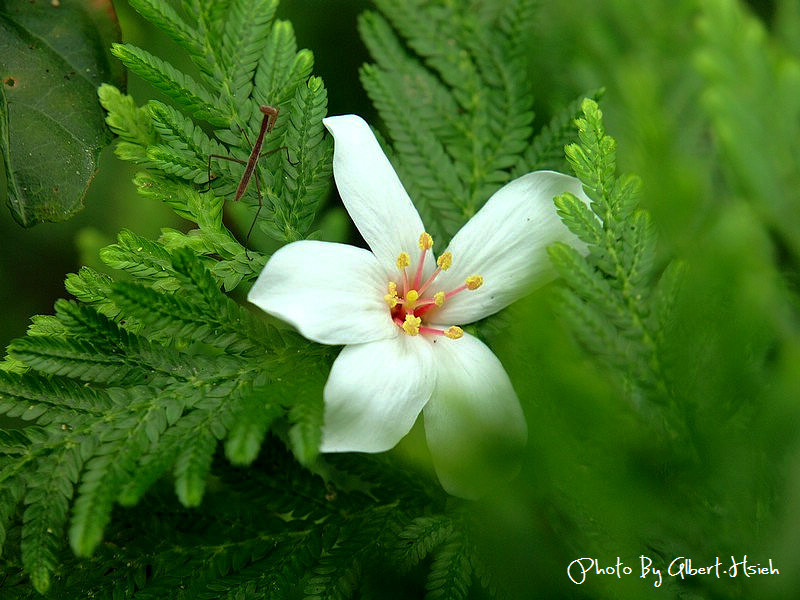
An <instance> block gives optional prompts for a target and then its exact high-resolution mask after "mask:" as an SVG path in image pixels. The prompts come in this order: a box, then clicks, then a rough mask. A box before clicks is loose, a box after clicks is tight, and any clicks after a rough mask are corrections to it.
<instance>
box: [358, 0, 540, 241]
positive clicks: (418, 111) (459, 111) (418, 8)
mask: <svg viewBox="0 0 800 600" xmlns="http://www.w3.org/2000/svg"><path fill="white" fill-rule="evenodd" d="M377 6H378V8H379V9H380V11H381V13H383V15H384V17H385V18H384V17H381V16H379V15H377V14H374V13H367V14H366V15H364V16H362V18H361V19H360V21H359V26H360V31H361V35H362V37H363V38H364V41H365V43H366V45H367V47H368V49H369V50H370V52H371V54H372V56H373V58H374V59H375V61H376V64H375V65H366V66H364V67H363V68H362V70H361V79H362V83H363V84H364V87H365V89H366V90H367V93H368V94H369V96H370V99H371V100H372V101H373V103H374V104H375V106H376V107H377V108H378V111H379V113H380V116H381V118H382V120H383V122H384V123H385V125H386V127H387V129H388V131H389V133H390V136H391V138H392V147H391V149H390V152H389V154H390V155H391V156H392V157H393V164H394V165H395V166H396V168H397V171H398V173H399V174H400V177H401V179H402V180H403V182H404V184H405V185H406V186H407V187H408V189H409V193H410V195H411V196H412V198H413V199H414V201H415V203H416V204H417V207H418V209H419V211H420V214H421V215H422V217H423V219H424V220H425V223H426V226H428V227H429V228H430V229H431V230H432V231H431V232H432V234H433V235H434V237H436V238H442V239H443V242H445V243H446V242H447V241H448V240H449V239H450V238H451V237H452V235H453V234H454V233H455V231H456V230H458V228H459V227H460V226H461V225H462V224H463V223H464V222H465V221H466V220H467V219H469V218H470V217H471V216H472V215H473V214H474V213H475V212H476V211H477V210H478V209H479V208H480V207H481V206H482V204H483V203H484V202H485V201H486V200H487V199H488V198H489V197H490V196H491V195H492V194H493V193H494V192H495V191H496V190H497V189H498V188H499V187H500V186H502V185H503V184H504V183H506V182H507V181H508V180H509V179H510V178H511V176H512V175H513V174H514V172H516V171H517V170H519V165H520V162H521V156H522V155H523V153H524V152H525V150H526V148H527V147H528V144H529V143H530V138H531V135H532V132H533V129H532V121H533V111H532V102H533V99H532V93H531V84H530V81H529V79H528V78H527V76H526V75H525V69H524V68H522V67H521V65H522V60H523V58H524V57H523V56H522V54H521V50H520V48H521V47H522V46H523V45H522V44H520V43H519V40H521V39H522V38H523V37H525V36H526V35H529V33H530V31H531V26H532V22H533V15H534V10H533V5H532V3H531V2H528V1H520V2H511V1H509V2H504V3H502V5H498V6H494V5H493V6H492V7H491V8H486V7H483V6H478V7H476V8H475V10H471V9H470V10H462V9H461V7H458V6H456V5H450V4H447V3H433V4H431V3H423V2H419V1H416V0H415V1H410V2H403V3H395V2H389V1H379V2H377ZM486 19H490V20H492V22H491V23H488V24H487V22H486ZM395 32H396V33H395ZM398 35H399V36H400V37H401V38H403V40H404V41H405V44H406V47H407V49H408V50H407V49H406V48H404V47H403V44H402V43H401V41H400V39H398ZM409 51H410V52H409ZM414 55H416V56H414ZM420 62H422V63H423V64H420Z"/></svg>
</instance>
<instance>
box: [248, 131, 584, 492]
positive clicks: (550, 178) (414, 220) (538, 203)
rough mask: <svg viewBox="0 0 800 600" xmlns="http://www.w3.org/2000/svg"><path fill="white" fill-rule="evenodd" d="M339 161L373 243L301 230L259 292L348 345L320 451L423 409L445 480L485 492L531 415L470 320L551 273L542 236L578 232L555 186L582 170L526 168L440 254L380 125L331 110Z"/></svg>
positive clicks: (363, 444) (350, 203) (346, 194)
mask: <svg viewBox="0 0 800 600" xmlns="http://www.w3.org/2000/svg"><path fill="white" fill-rule="evenodd" d="M323 122H324V124H325V126H326V127H327V128H328V130H329V131H330V132H331V133H332V134H333V137H334V142H335V148H334V159H333V173H334V178H335V180H336V185H337V187H338V189H339V194H340V195H341V197H342V201H343V203H344V205H345V208H346V209H347V212H348V213H349V214H350V217H351V218H352V219H353V222H354V223H355V226H356V227H357V228H358V231H359V232H360V233H361V235H362V237H363V238H364V240H365V241H366V243H367V244H368V246H369V248H370V250H371V251H369V250H365V249H362V248H357V247H354V246H348V245H345V244H336V243H328V242H319V241H310V240H305V241H299V242H294V243H291V244H288V245H286V246H284V247H283V248H281V249H280V250H278V251H277V252H276V253H275V254H274V255H273V256H272V257H271V258H270V260H269V261H268V263H267V265H266V266H265V268H264V270H263V272H262V273H261V275H260V276H259V278H258V280H257V281H256V283H255V285H254V286H253V288H252V289H251V291H250V293H249V295H248V299H249V300H250V301H251V302H253V303H254V304H256V305H257V306H259V307H260V308H262V309H263V310H265V311H266V312H268V313H270V314H271V315H274V316H276V317H278V318H280V319H282V320H284V321H286V322H288V323H290V324H292V325H293V326H294V327H296V328H297V330H298V331H299V332H300V333H301V334H302V335H303V336H305V337H306V338H308V339H310V340H313V341H315V342H319V343H322V344H336V345H344V348H343V349H342V351H341V353H340V354H339V356H338V357H337V359H336V360H335V362H334V363H333V366H332V368H331V372H330V375H329V377H328V381H327V383H326V385H325V389H324V401H325V419H324V426H323V431H322V444H321V448H320V450H321V451H322V452H348V451H358V452H383V451H385V450H388V449H390V448H392V447H394V446H395V445H396V444H397V443H398V442H399V441H400V439H401V438H403V436H405V435H406V434H407V433H408V432H409V430H410V429H411V427H412V426H413V424H414V422H415V421H416V419H417V417H418V416H419V414H420V413H423V418H424V427H425V435H426V439H427V443H428V447H429V449H430V453H431V457H432V460H433V465H434V468H435V470H436V473H437V476H438V477H439V480H440V482H441V484H442V486H443V487H444V488H445V489H446V490H447V491H448V492H450V493H451V494H454V495H457V496H462V497H468V498H472V497H476V496H479V495H480V494H481V493H482V492H483V491H484V490H485V489H486V487H487V486H488V485H491V483H492V482H494V481H497V480H502V479H508V478H509V477H510V476H511V475H513V473H514V471H515V470H516V466H515V464H516V461H515V460H514V456H515V454H516V453H517V452H518V450H519V449H520V448H521V447H522V446H523V445H524V444H525V441H526V439H527V426H526V424H525V418H524V416H523V414H522V409H521V407H520V404H519V400H518V399H517V396H516V394H515V392H514V388H513V387H512V385H511V381H510V380H509V378H508V375H507V374H506V372H505V370H504V369H503V366H502V365H501V364H500V361H499V360H498V359H497V357H496V356H495V355H494V354H493V353H492V351H491V350H490V349H489V348H488V347H487V346H486V345H485V344H483V342H481V341H480V340H478V339H477V338H475V337H474V336H471V335H470V334H468V333H465V332H464V331H463V330H462V329H461V327H460V326H461V325H464V324H468V323H471V322H474V321H477V320H479V319H482V318H484V317H486V316H488V315H491V314H493V313H495V312H497V311H499V310H501V309H502V308H504V307H506V306H508V305H509V304H510V303H511V302H513V301H514V300H516V299H517V298H519V297H520V296H522V295H523V294H524V293H526V292H527V291H529V289H530V287H531V285H532V284H534V283H542V282H544V281H545V280H547V279H548V278H549V277H550V276H551V273H550V267H549V260H548V258H547V255H546V252H545V248H546V247H547V246H548V245H549V244H552V243H553V242H555V241H558V240H561V241H566V242H568V243H571V244H574V245H578V244H579V242H578V240H577V238H575V237H574V236H573V235H572V234H571V233H570V232H569V231H568V230H567V229H566V227H564V225H563V224H562V223H561V221H560V220H559V218H558V216H557V214H556V211H555V208H554V206H553V197H554V196H556V195H558V194H561V193H564V192H571V193H573V194H575V195H577V196H578V197H580V198H582V199H583V200H584V201H586V202H588V199H587V198H586V196H585V195H584V194H583V191H582V189H581V185H580V182H579V181H578V180H577V179H575V178H573V177H568V176H566V175H562V174H560V173H555V172H552V171H538V172H534V173H529V174H527V175H524V176H523V177H520V178H519V179H516V180H514V181H512V182H511V183H509V184H507V185H506V186H505V187H503V188H502V189H500V190H499V191H497V192H496V193H495V194H494V195H493V196H492V197H491V198H490V199H489V200H488V201H487V202H486V204H485V205H484V206H483V208H482V209H481V210H480V211H478V212H477V214H475V215H474V216H473V217H472V219H470V221H469V222H468V223H467V224H466V225H464V227H463V228H462V229H461V230H460V231H459V232H458V233H457V234H456V235H455V237H453V239H452V241H451V242H450V244H449V246H448V247H447V249H446V250H445V251H444V252H442V253H441V254H439V256H438V258H436V256H435V255H434V240H433V239H432V238H431V236H430V235H429V234H428V233H427V232H426V231H425V228H424V226H423V224H422V220H421V219H420V216H419V214H418V213H417V211H416V209H415V208H414V205H413V204H412V202H411V199H410V198H409V196H408V194H407V193H406V191H405V189H404V188H403V185H402V183H401V182H400V180H399V178H398V177H397V174H396V173H395V171H394V169H393V168H392V166H391V164H390V163H389V160H388V159H387V158H386V156H385V154H384V153H383V151H382V150H381V147H380V145H379V144H378V141H377V140H376V139H375V136H374V135H373V134H372V132H371V130H370V128H369V126H368V125H367V124H366V122H364V120H362V119H361V118H360V117H357V116H355V115H344V116H338V117H329V118H327V119H325V120H324V121H323Z"/></svg>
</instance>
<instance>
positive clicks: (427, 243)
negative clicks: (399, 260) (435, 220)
mask: <svg viewBox="0 0 800 600" xmlns="http://www.w3.org/2000/svg"><path fill="white" fill-rule="evenodd" d="M431 248H433V238H432V237H431V234H429V233H428V232H427V231H423V232H422V235H420V236H419V249H420V250H430V249H431Z"/></svg>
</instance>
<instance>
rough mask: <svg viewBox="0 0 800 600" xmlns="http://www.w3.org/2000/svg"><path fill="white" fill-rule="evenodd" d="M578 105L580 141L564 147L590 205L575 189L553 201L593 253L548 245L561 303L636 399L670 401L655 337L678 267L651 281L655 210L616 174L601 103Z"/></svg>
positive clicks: (635, 184)
mask: <svg viewBox="0 0 800 600" xmlns="http://www.w3.org/2000/svg"><path fill="white" fill-rule="evenodd" d="M581 108H582V112H583V117H582V118H579V119H577V120H576V123H577V127H578V132H579V138H580V143H579V144H571V145H569V146H567V148H566V154H567V158H568V160H569V162H570V165H571V166H572V168H573V170H574V171H575V174H576V175H577V177H578V178H579V179H580V180H581V182H582V183H583V189H584V191H585V192H586V194H587V196H588V197H589V198H590V200H591V204H590V205H589V206H586V205H585V204H584V203H583V202H582V201H581V200H579V199H578V198H577V197H576V196H575V195H573V194H570V193H566V194H563V195H561V196H559V197H557V198H556V199H555V203H556V207H557V210H558V214H559V216H560V217H561V219H562V221H563V222H564V224H565V225H566V226H567V227H568V228H569V229H570V231H572V233H574V234H575V235H576V236H577V237H578V238H579V239H580V240H581V241H582V242H584V243H585V244H586V246H587V249H588V256H587V257H586V258H584V257H582V256H581V254H580V252H579V251H578V250H576V249H575V248H574V247H572V246H569V245H567V244H565V243H561V242H559V243H556V244H554V245H553V246H551V247H550V248H549V249H548V251H549V254H550V258H551V260H552V262H553V265H554V266H555V267H556V269H557V271H558V273H559V275H560V276H561V277H562V278H563V280H564V282H565V283H566V287H564V288H563V289H562V290H561V292H562V293H561V294H560V295H559V308H560V310H561V312H562V313H563V314H565V315H566V316H567V317H568V320H569V322H571V323H572V327H573V330H574V332H575V334H576V335H577V337H578V339H579V340H580V342H581V343H582V344H583V345H584V346H585V347H586V349H587V350H588V351H589V352H590V353H591V354H592V355H593V356H596V357H598V358H599V360H600V361H601V362H602V363H603V365H604V366H607V367H611V372H612V373H617V374H619V375H621V376H622V377H623V378H624V387H625V388H626V389H628V391H629V393H630V394H631V397H632V398H638V397H639V396H640V395H641V394H642V392H644V391H647V392H655V394H654V395H652V396H651V397H653V398H656V399H660V400H659V401H660V402H666V401H667V399H668V395H669V389H668V385H667V383H666V380H665V376H664V373H663V372H662V366H661V357H660V349H659V346H658V338H659V332H660V331H662V330H663V327H664V326H665V324H666V321H667V320H668V318H669V313H668V311H669V308H670V306H671V305H672V304H673V303H674V299H675V298H674V293H675V288H676V285H677V280H678V278H679V273H680V267H679V266H672V267H671V268H668V269H667V270H666V271H665V272H664V274H663V276H662V277H661V280H660V281H659V282H658V285H657V286H654V283H655V280H656V271H655V269H656V265H655V244H656V234H655V230H654V228H653V226H652V222H651V219H650V215H649V214H648V213H647V211H645V210H643V209H641V208H639V207H638V193H639V185H640V184H639V180H638V178H637V177H634V176H617V173H616V156H615V155H616V142H615V141H614V139H613V138H612V137H610V136H608V135H607V134H606V133H605V128H604V126H603V121H602V112H601V111H600V109H599V107H598V105H597V103H596V102H594V101H593V100H589V99H586V100H584V101H583V103H582V105H581Z"/></svg>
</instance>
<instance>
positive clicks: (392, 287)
mask: <svg viewBox="0 0 800 600" xmlns="http://www.w3.org/2000/svg"><path fill="white" fill-rule="evenodd" d="M383 299H384V300H385V301H386V304H388V305H389V308H394V307H395V306H397V303H398V302H400V301H399V300H398V298H397V284H396V283H395V282H394V281H390V282H389V293H388V294H386V295H385V296H384V297H383Z"/></svg>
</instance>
